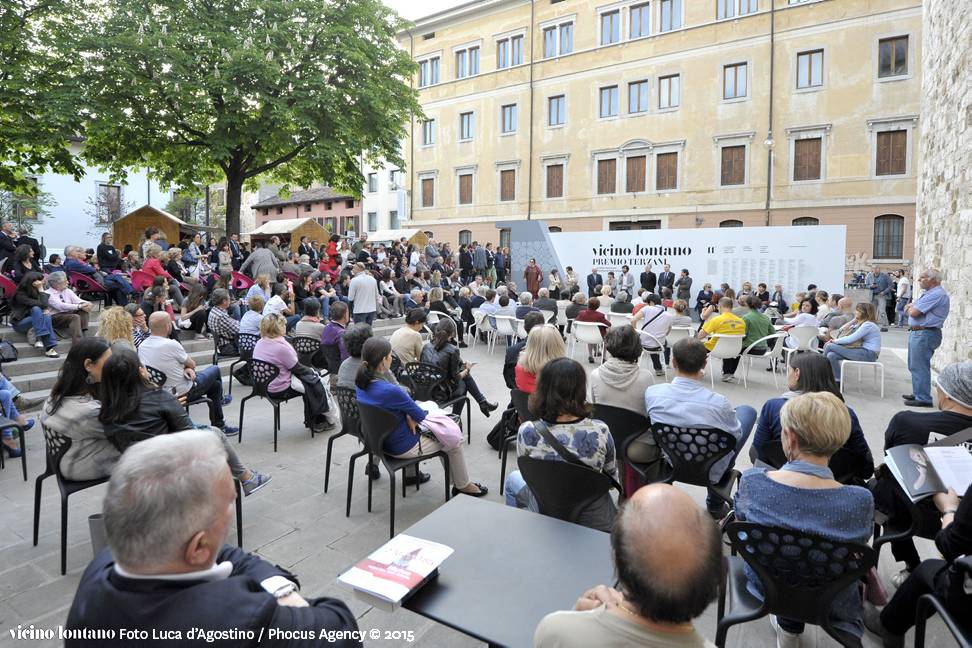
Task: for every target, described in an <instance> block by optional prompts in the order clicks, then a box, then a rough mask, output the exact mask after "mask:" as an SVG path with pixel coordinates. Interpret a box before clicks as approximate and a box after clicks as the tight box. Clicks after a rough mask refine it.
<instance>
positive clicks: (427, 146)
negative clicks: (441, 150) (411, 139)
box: [419, 144, 435, 149]
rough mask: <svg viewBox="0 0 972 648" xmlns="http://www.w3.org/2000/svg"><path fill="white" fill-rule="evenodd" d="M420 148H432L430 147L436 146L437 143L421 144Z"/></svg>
mask: <svg viewBox="0 0 972 648" xmlns="http://www.w3.org/2000/svg"><path fill="white" fill-rule="evenodd" d="M419 148H420V149H430V148H435V144H422V145H421V146H419Z"/></svg>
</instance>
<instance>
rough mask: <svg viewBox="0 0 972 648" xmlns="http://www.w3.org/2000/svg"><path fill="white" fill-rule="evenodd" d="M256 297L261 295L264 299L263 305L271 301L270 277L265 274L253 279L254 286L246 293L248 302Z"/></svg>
mask: <svg viewBox="0 0 972 648" xmlns="http://www.w3.org/2000/svg"><path fill="white" fill-rule="evenodd" d="M254 295H259V296H260V297H263V303H264V304H265V303H267V302H268V301H270V276H269V275H265V274H259V275H257V276H256V277H254V278H253V285H252V286H250V289H249V290H247V291H246V301H247V302H249V301H250V297H253V296H254Z"/></svg>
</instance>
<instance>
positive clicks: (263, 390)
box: [250, 358, 280, 398]
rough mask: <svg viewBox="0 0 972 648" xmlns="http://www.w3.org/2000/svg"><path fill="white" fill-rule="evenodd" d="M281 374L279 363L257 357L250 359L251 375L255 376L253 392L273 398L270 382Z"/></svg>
mask: <svg viewBox="0 0 972 648" xmlns="http://www.w3.org/2000/svg"><path fill="white" fill-rule="evenodd" d="M278 375H280V369H279V368H278V367H277V365H273V364H270V363H269V362H265V361H263V360H257V359H256V358H251V359H250V376H251V377H252V378H253V392H254V393H255V394H257V395H259V396H263V397H264V398H271V396H270V383H272V382H273V380H274V378H276V377H277V376H278Z"/></svg>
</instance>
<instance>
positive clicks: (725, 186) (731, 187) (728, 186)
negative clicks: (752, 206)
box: [719, 182, 747, 189]
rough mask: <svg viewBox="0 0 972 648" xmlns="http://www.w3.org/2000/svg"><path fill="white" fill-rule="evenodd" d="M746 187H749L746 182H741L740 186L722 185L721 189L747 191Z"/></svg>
mask: <svg viewBox="0 0 972 648" xmlns="http://www.w3.org/2000/svg"><path fill="white" fill-rule="evenodd" d="M746 186H747V185H746V183H745V182H741V183H739V184H720V185H719V188H720V189H745V188H746Z"/></svg>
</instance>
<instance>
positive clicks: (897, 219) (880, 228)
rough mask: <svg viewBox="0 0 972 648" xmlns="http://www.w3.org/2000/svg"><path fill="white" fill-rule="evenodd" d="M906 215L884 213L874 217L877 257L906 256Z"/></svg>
mask: <svg viewBox="0 0 972 648" xmlns="http://www.w3.org/2000/svg"><path fill="white" fill-rule="evenodd" d="M903 248H904V217H903V216H898V215H897V214H883V215H881V216H878V217H877V218H875V219H874V254H873V255H872V256H873V257H874V258H875V259H900V258H902V257H903V256H904V249H903Z"/></svg>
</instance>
